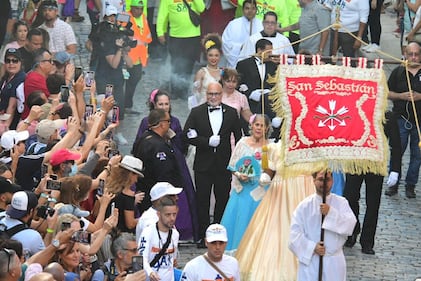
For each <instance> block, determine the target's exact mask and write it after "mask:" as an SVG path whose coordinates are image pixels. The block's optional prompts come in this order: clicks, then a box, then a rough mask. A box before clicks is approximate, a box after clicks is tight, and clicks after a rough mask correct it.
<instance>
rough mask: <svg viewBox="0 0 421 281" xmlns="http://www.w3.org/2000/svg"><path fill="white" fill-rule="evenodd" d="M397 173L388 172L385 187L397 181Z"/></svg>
mask: <svg viewBox="0 0 421 281" xmlns="http://www.w3.org/2000/svg"><path fill="white" fill-rule="evenodd" d="M398 177H399V173H396V172H390V174H389V177H388V178H387V187H391V186H394V185H395V184H396V183H397V182H398Z"/></svg>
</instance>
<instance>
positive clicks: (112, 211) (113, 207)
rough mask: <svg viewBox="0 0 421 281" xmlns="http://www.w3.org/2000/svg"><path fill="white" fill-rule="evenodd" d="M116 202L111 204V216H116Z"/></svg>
mask: <svg viewBox="0 0 421 281" xmlns="http://www.w3.org/2000/svg"><path fill="white" fill-rule="evenodd" d="M114 209H115V202H113V203H111V215H112V214H114Z"/></svg>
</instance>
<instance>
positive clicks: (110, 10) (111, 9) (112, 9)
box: [104, 5, 118, 17]
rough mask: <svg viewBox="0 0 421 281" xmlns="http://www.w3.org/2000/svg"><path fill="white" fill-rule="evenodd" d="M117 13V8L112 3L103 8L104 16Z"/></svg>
mask: <svg viewBox="0 0 421 281" xmlns="http://www.w3.org/2000/svg"><path fill="white" fill-rule="evenodd" d="M117 14H118V11H117V8H116V7H114V6H113V5H108V6H107V7H106V8H105V14H104V16H107V17H109V16H112V15H117Z"/></svg>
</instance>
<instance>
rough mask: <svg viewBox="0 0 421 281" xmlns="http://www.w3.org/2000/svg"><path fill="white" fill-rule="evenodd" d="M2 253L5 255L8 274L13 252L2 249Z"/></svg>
mask: <svg viewBox="0 0 421 281" xmlns="http://www.w3.org/2000/svg"><path fill="white" fill-rule="evenodd" d="M2 251H3V252H5V253H6V254H7V272H9V270H10V260H11V258H12V257H13V256H14V255H15V251H14V250H10V249H6V248H3V249H2Z"/></svg>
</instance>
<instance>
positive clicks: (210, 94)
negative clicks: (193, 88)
mask: <svg viewBox="0 0 421 281" xmlns="http://www.w3.org/2000/svg"><path fill="white" fill-rule="evenodd" d="M206 94H207V95H208V96H211V97H217V96H220V95H222V93H218V92H217V93H206Z"/></svg>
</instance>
